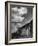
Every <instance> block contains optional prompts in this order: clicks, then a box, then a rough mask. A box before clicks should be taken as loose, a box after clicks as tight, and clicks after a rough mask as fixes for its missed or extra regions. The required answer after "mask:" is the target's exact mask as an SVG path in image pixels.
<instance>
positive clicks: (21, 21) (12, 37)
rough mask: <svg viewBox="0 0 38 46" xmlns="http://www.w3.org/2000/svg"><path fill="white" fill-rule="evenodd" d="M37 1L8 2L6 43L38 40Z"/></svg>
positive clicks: (6, 7) (6, 8) (6, 9)
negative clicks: (37, 27)
mask: <svg viewBox="0 0 38 46" xmlns="http://www.w3.org/2000/svg"><path fill="white" fill-rule="evenodd" d="M36 11H37V9H36V3H23V2H19V3H18V2H6V5H5V19H6V20H5V42H6V44H10V43H12V44H14V43H30V42H36V21H37V20H36V16H37V13H36Z"/></svg>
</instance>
